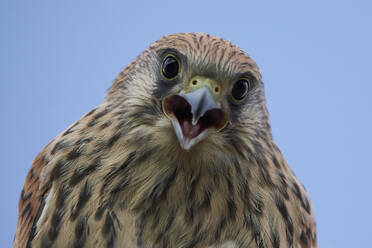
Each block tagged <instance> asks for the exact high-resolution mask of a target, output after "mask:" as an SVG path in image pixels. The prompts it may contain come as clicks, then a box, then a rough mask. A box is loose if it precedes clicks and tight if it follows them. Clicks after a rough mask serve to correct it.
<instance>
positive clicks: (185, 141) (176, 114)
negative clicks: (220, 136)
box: [162, 85, 228, 150]
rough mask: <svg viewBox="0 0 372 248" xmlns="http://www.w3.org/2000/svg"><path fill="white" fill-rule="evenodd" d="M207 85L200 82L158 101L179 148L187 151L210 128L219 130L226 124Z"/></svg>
mask: <svg viewBox="0 0 372 248" xmlns="http://www.w3.org/2000/svg"><path fill="white" fill-rule="evenodd" d="M210 88H211V87H208V85H201V87H198V88H197V89H194V90H192V91H190V92H188V93H185V92H184V91H181V92H180V93H178V94H177V95H173V96H169V97H167V98H165V99H164V100H163V102H162V104H163V110H164V113H165V114H166V115H167V116H168V117H169V118H170V120H171V121H172V124H173V128H174V131H175V133H176V135H177V138H178V141H179V143H180V145H181V147H182V148H183V149H185V150H189V149H190V148H191V147H192V146H194V145H196V144H197V143H199V142H200V141H201V140H202V139H203V138H205V137H206V136H207V135H208V133H209V132H211V131H219V130H221V129H222V128H224V127H225V126H226V124H227V121H228V120H227V116H226V114H225V113H224V112H223V111H222V109H221V106H220V104H218V103H216V102H215V100H214V98H213V95H212V93H211V90H210Z"/></svg>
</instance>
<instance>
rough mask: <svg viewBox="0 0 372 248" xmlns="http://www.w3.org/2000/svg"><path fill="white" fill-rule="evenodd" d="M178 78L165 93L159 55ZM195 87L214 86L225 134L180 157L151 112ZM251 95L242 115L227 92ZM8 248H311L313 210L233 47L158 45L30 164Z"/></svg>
mask: <svg viewBox="0 0 372 248" xmlns="http://www.w3.org/2000/svg"><path fill="white" fill-rule="evenodd" d="M169 52H171V53H176V54H177V56H178V57H179V58H180V60H181V62H182V66H181V70H180V76H179V77H178V78H177V79H176V80H175V81H174V82H173V81H172V82H168V81H164V80H163V79H162V77H161V74H160V66H161V63H162V59H163V57H164V54H167V53H169ZM195 75H204V76H208V77H211V78H214V79H215V80H217V81H218V82H220V84H221V87H222V92H223V94H222V97H221V104H222V106H223V108H224V110H225V111H226V112H227V113H228V114H229V120H230V123H229V125H227V126H226V127H225V128H224V129H222V130H221V131H220V132H214V133H211V134H210V135H208V136H207V137H206V138H205V139H204V140H202V141H201V142H200V143H199V144H197V145H196V146H195V147H193V148H191V150H190V151H185V150H183V149H182V148H181V147H180V145H179V143H178V141H177V137H176V135H175V133H174V131H173V128H172V124H171V122H170V120H169V119H168V118H167V117H166V116H165V115H164V113H163V111H162V105H161V100H162V99H163V98H164V97H166V96H168V95H170V94H176V93H177V92H179V91H180V90H181V89H182V88H183V87H184V84H185V82H187V81H189V80H190V79H191V78H192V77H193V76H195ZM241 75H248V76H249V77H250V79H251V81H252V83H253V87H252V89H251V90H250V92H249V95H248V96H247V97H246V99H245V100H244V101H242V102H240V103H236V102H234V101H232V100H231V96H230V93H229V92H230V91H231V87H232V85H233V83H234V82H235V81H236V80H237V78H239V77H240V76H241ZM13 247H153V248H156V247H176V248H188V247H190V248H191V247H247V248H256V247H259V248H288V247H293V248H299V247H301V248H311V247H317V241H316V227H315V220H314V216H313V210H312V207H311V203H310V200H309V197H308V194H307V193H306V191H305V189H304V187H303V186H302V184H301V183H300V182H299V180H298V179H297V178H296V176H295V175H294V173H293V172H292V171H291V169H290V168H289V166H288V165H287V163H286V161H285V159H284V158H283V156H282V154H281V152H280V150H279V149H278V147H277V146H276V145H275V143H274V141H273V140H272V136H271V131H270V124H269V118H268V112H267V109H266V104H265V96H264V88H263V83H262V78H261V75H260V72H259V69H258V67H257V65H256V64H255V63H254V61H253V60H252V59H251V58H250V57H249V56H248V55H247V54H246V53H245V52H243V51H242V50H241V49H239V48H238V47H236V46H235V45H233V44H232V43H230V42H228V41H226V40H224V39H221V38H217V37H214V36H210V35H207V34H201V33H183V34H173V35H167V36H165V37H163V38H161V39H160V40H158V41H156V42H155V43H153V44H152V45H151V46H150V47H149V48H148V49H147V50H145V51H144V52H143V53H142V54H141V55H140V56H139V57H138V58H137V59H135V60H134V61H133V62H132V63H131V64H130V65H128V66H127V67H126V68H125V69H124V70H123V71H122V72H121V73H120V74H119V76H118V77H117V78H116V79H115V81H114V82H113V85H112V86H111V88H110V89H109V90H108V92H107V96H106V98H105V100H104V102H103V103H102V104H101V105H99V106H98V107H97V108H95V109H93V110H92V111H90V112H89V113H87V114H86V115H84V116H83V117H82V118H81V119H80V120H78V121H76V122H75V123H74V124H72V125H71V126H70V127H69V128H68V129H66V130H65V131H63V132H62V133H61V134H60V135H58V136H57V137H56V138H55V139H54V140H52V141H51V142H50V143H49V144H48V145H47V146H46V147H45V148H44V149H43V150H42V151H41V152H40V153H39V154H38V156H37V157H36V158H35V160H34V162H33V164H32V168H31V170H30V172H29V173H28V175H27V178H26V181H25V185H24V188H23V190H22V194H21V198H20V202H19V217H18V226H17V230H16V235H15V239H14V243H13Z"/></svg>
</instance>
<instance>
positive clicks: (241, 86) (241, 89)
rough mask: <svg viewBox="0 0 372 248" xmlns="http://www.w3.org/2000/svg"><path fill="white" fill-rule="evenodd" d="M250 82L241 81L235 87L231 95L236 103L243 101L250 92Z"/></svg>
mask: <svg viewBox="0 0 372 248" xmlns="http://www.w3.org/2000/svg"><path fill="white" fill-rule="evenodd" d="M249 86H250V84H249V81H248V80H247V79H239V80H238V81H237V82H236V83H235V84H234V86H233V88H232V91H231V95H232V97H233V98H234V100H236V101H240V100H243V99H244V97H245V96H246V95H247V94H248V91H249Z"/></svg>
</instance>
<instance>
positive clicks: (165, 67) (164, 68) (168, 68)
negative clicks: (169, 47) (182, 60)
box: [161, 54, 180, 79]
mask: <svg viewBox="0 0 372 248" xmlns="http://www.w3.org/2000/svg"><path fill="white" fill-rule="evenodd" d="M179 69H180V64H179V60H178V58H176V57H175V56H174V55H171V54H169V55H167V56H166V57H165V59H164V61H163V64H162V65H161V74H162V75H163V77H165V78H166V79H174V78H175V77H177V75H178V72H179Z"/></svg>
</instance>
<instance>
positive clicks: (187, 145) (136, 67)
mask: <svg viewBox="0 0 372 248" xmlns="http://www.w3.org/2000/svg"><path fill="white" fill-rule="evenodd" d="M106 100H107V101H112V102H114V101H115V102H117V103H119V105H120V106H122V107H123V108H128V106H132V107H133V108H131V110H130V111H131V113H132V115H131V116H132V118H133V121H132V126H133V128H135V127H138V126H146V127H148V128H150V129H153V131H154V133H155V136H157V137H158V139H161V140H162V141H164V137H167V138H168V141H167V142H172V141H171V140H172V139H173V141H176V142H177V143H178V144H179V147H181V148H182V149H183V150H184V151H189V150H191V149H198V147H199V148H200V147H201V146H203V145H202V144H209V145H212V146H223V145H224V144H231V142H235V143H237V142H239V140H241V138H242V137H244V136H252V137H253V136H255V135H261V134H263V133H265V134H268V135H270V128H269V121H268V114H267V110H266V105H265V97H264V89H263V83H262V79H261V75H260V72H259V69H258V67H257V65H256V64H255V62H254V61H253V60H252V59H251V58H250V57H249V56H248V55H247V54H246V53H245V52H243V51H242V50H241V49H240V48H238V47H237V46H235V45H234V44H232V43H231V42H229V41H227V40H224V39H221V38H217V37H214V36H210V35H207V34H202V33H182V34H171V35H167V36H164V37H162V38H161V39H159V40H158V41H156V42H154V43H153V44H152V45H151V46H150V47H149V48H148V49H147V50H145V51H144V52H143V53H142V54H141V55H140V56H139V57H138V58H137V59H136V60H135V61H134V62H133V63H132V64H130V65H129V66H128V67H127V68H125V69H124V71H123V73H122V74H121V75H119V77H118V78H117V79H116V80H115V82H114V84H113V86H112V87H111V88H110V90H109V92H108V97H107V99H106ZM128 118H129V117H128ZM128 122H129V120H128ZM154 128H155V129H154ZM234 139H235V140H234Z"/></svg>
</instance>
